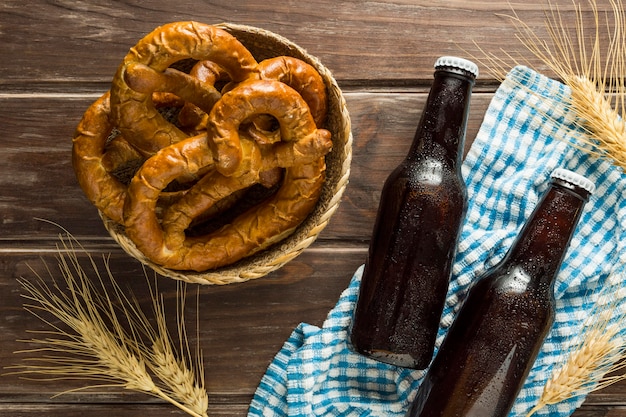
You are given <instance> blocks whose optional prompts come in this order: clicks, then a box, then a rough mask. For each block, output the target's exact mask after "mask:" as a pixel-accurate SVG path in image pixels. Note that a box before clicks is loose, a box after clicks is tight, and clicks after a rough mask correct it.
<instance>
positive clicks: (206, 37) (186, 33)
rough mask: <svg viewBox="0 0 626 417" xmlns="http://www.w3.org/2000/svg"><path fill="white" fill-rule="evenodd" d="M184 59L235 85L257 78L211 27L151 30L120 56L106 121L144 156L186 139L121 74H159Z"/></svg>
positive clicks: (243, 54)
mask: <svg viewBox="0 0 626 417" xmlns="http://www.w3.org/2000/svg"><path fill="white" fill-rule="evenodd" d="M187 58H191V59H196V60H206V59H209V60H211V61H213V62H215V63H217V64H218V65H219V66H220V67H222V68H223V69H224V71H226V72H227V73H228V75H229V76H230V77H231V79H232V80H234V81H236V82H239V81H242V80H245V79H247V78H250V77H251V76H255V75H254V74H255V73H256V72H257V62H256V60H255V59H254V57H253V56H252V55H251V54H250V52H249V51H248V50H247V49H246V48H245V47H244V46H243V45H242V44H241V43H240V42H239V41H238V40H237V39H236V38H235V37H234V36H232V35H230V34H229V33H228V32H226V31H224V30H222V29H219V28H216V27H214V26H210V25H205V24H201V23H196V22H175V23H170V24H167V25H164V26H162V27H160V28H157V29H156V30H154V31H153V32H151V33H150V34H148V35H147V36H146V37H144V38H143V39H142V40H140V41H139V42H138V43H137V45H136V46H135V47H133V48H132V49H131V50H130V52H129V53H128V54H127V55H126V57H125V58H124V61H123V63H122V65H120V67H119V69H118V71H117V73H116V75H115V77H114V79H113V83H112V86H111V121H112V122H113V124H114V125H116V126H117V127H118V128H119V130H120V131H121V133H122V135H123V136H124V137H125V138H126V139H127V140H128V141H129V142H130V143H131V144H132V145H133V146H135V147H136V148H137V149H138V150H139V151H140V152H141V153H142V154H144V155H146V156H149V155H152V154H154V153H155V152H157V151H158V150H159V149H161V148H163V147H165V146H169V145H171V144H173V143H176V142H179V141H181V140H183V139H185V138H187V135H186V134H185V133H184V132H182V131H181V130H180V129H178V128H177V127H176V126H174V125H173V124H171V123H170V122H168V121H167V120H166V119H165V118H164V117H163V116H162V115H161V114H160V113H159V112H158V111H157V110H156V108H155V106H154V104H153V103H152V100H151V94H149V93H148V92H147V91H146V90H143V89H140V90H142V91H135V90H134V89H133V88H131V87H130V86H129V85H128V84H127V81H128V80H129V79H132V76H131V77H128V76H127V74H126V73H127V71H129V70H131V71H132V70H133V69H137V64H142V65H145V66H149V67H150V68H151V69H152V70H154V71H155V72H161V73H162V72H164V71H166V70H167V69H168V68H169V67H170V66H171V65H172V64H173V63H175V62H177V61H180V60H183V59H187Z"/></svg>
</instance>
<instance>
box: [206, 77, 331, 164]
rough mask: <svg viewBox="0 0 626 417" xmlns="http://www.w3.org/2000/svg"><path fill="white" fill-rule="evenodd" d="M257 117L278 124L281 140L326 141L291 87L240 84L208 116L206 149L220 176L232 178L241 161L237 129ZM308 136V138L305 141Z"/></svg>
mask: <svg viewBox="0 0 626 417" xmlns="http://www.w3.org/2000/svg"><path fill="white" fill-rule="evenodd" d="M260 114H268V115H271V116H273V117H274V118H276V119H277V120H278V121H279V126H280V136H281V138H282V140H283V141H287V142H291V141H304V140H307V139H308V140H312V141H323V140H324V138H326V139H329V138H330V132H328V131H327V130H324V129H317V125H316V124H315V121H314V120H313V117H312V116H311V113H310V111H309V109H308V106H307V105H306V103H305V102H303V99H302V97H301V96H300V94H298V92H297V91H295V90H294V89H293V88H291V87H289V86H288V85H286V84H283V83H281V82H278V81H274V80H250V81H245V82H242V83H240V84H239V85H238V86H237V87H236V88H235V89H233V90H231V91H229V92H228V93H226V94H224V96H223V97H222V99H221V100H220V101H219V103H217V104H216V105H215V106H214V107H213V110H211V113H209V121H208V124H207V132H208V140H209V147H210V148H211V149H212V150H213V155H214V157H215V162H216V169H217V170H218V171H219V172H220V173H222V174H223V175H227V176H228V175H232V173H234V172H235V171H236V170H237V169H238V167H239V164H240V163H241V160H242V154H241V145H240V140H239V126H240V125H241V123H243V122H244V121H245V120H248V119H250V118H252V117H253V116H257V115H260ZM309 135H311V136H312V137H311V138H307V136H309Z"/></svg>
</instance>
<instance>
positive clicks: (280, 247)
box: [99, 22, 353, 285]
mask: <svg viewBox="0 0 626 417" xmlns="http://www.w3.org/2000/svg"><path fill="white" fill-rule="evenodd" d="M214 26H216V27H219V28H221V29H224V30H226V31H227V32H229V33H231V34H232V35H234V36H235V37H236V38H238V40H239V41H240V42H241V43H243V44H244V46H246V47H247V48H248V49H250V51H251V52H252V54H253V55H254V56H255V58H257V60H259V61H260V60H261V59H263V58H265V57H264V56H260V57H259V56H257V55H259V51H260V50H259V45H261V47H262V48H266V47H267V46H268V45H271V46H272V47H274V48H275V49H280V52H277V51H270V50H268V49H262V50H261V54H268V56H267V57H270V56H279V55H289V56H293V57H296V58H299V59H302V60H303V61H305V62H307V63H309V64H310V65H312V66H313V67H315V68H316V69H317V71H318V72H319V73H320V75H321V76H322V78H323V79H324V82H325V84H326V88H327V92H328V97H329V112H328V121H327V126H325V127H326V128H327V129H329V130H330V131H331V133H332V137H333V149H332V151H331V152H330V154H328V155H327V157H326V164H327V169H326V180H325V183H324V185H323V188H322V195H321V196H320V199H319V201H318V203H317V205H316V207H315V209H314V211H313V213H311V214H310V215H309V216H308V217H307V218H306V219H305V220H304V222H303V223H302V224H300V226H298V227H297V228H296V229H295V231H294V232H293V233H292V234H291V235H289V236H287V237H286V238H284V239H283V240H281V241H280V242H278V243H276V244H274V245H272V246H271V247H269V248H267V249H265V250H263V251H261V252H259V253H257V254H254V255H251V256H249V257H246V258H244V259H242V260H240V261H238V262H236V263H234V264H231V265H227V266H224V267H221V268H217V269H214V270H209V271H205V272H193V271H178V270H172V269H168V268H164V267H162V266H161V265H158V264H155V263H154V262H152V261H151V260H150V259H148V258H147V257H146V256H145V255H144V254H143V253H142V252H141V251H139V249H137V247H136V246H135V244H134V243H133V241H132V240H131V239H130V238H129V237H128V236H127V235H126V234H125V231H124V227H123V226H122V225H120V224H118V223H116V222H114V221H112V220H111V219H109V218H107V217H106V215H104V214H103V213H102V212H99V214H100V217H101V219H102V221H103V224H104V226H105V228H106V229H107V231H108V232H109V234H110V235H111V237H112V238H113V239H114V240H115V241H116V242H117V244H118V245H119V246H120V247H121V248H122V249H123V250H124V251H125V252H126V253H127V254H128V255H130V256H132V257H133V258H135V259H137V260H138V261H139V262H141V263H142V264H144V265H146V266H148V267H149V268H151V269H152V270H154V271H155V272H157V273H158V274H160V275H162V276H165V277H169V278H172V279H176V280H180V281H184V282H187V283H194V284H205V285H225V284H232V283H240V282H245V281H249V280H253V279H258V278H261V277H264V276H266V275H267V274H269V273H270V272H273V271H275V270H277V269H279V268H281V267H282V266H283V265H285V264H286V263H288V262H289V261H291V260H293V259H294V258H295V257H297V256H298V255H300V254H301V253H302V252H303V251H304V250H305V249H306V248H308V247H309V246H310V245H311V244H312V243H313V242H314V241H315V240H316V239H317V237H318V236H319V234H320V233H321V232H322V230H324V228H326V226H327V225H328V223H329V221H330V218H331V217H332V216H333V215H334V213H335V212H336V210H337V208H338V207H339V204H340V202H341V198H342V196H343V193H344V191H345V189H346V187H347V185H348V181H349V177H350V165H351V162H352V141H353V136H352V130H351V121H350V115H349V112H348V109H347V106H346V102H345V99H344V97H343V94H342V92H341V89H340V88H339V85H338V84H337V81H336V80H335V78H334V77H333V75H332V73H331V72H330V71H329V70H328V69H327V68H326V67H325V66H324V65H322V63H321V62H320V61H319V59H317V58H316V57H314V56H312V55H310V54H308V53H307V52H306V51H305V50H304V49H303V48H301V47H300V46H298V45H296V44H295V43H293V42H291V41H290V40H288V39H286V38H284V37H283V36H281V35H278V34H276V33H273V32H270V31H268V30H265V29H262V28H258V27H254V26H247V25H240V24H234V23H227V22H223V23H218V24H215V25H214ZM257 43H260V44H257Z"/></svg>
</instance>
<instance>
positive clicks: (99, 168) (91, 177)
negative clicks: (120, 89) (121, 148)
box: [72, 92, 126, 223]
mask: <svg viewBox="0 0 626 417" xmlns="http://www.w3.org/2000/svg"><path fill="white" fill-rule="evenodd" d="M109 114H110V103H109V93H108V92H107V93H105V94H104V95H102V96H101V97H100V98H99V99H98V100H96V101H95V102H94V103H93V104H92V105H91V106H89V108H88V109H87V111H86V112H85V114H84V115H83V118H82V119H81V121H80V123H79V124H78V126H77V127H76V132H75V133H74V139H73V140H72V165H73V167H74V171H75V173H76V178H77V179H78V183H79V185H80V187H81V188H82V189H83V192H84V193H85V195H86V196H87V198H88V199H89V201H91V202H92V203H93V204H94V205H95V206H96V207H98V208H99V209H100V210H101V211H102V212H103V213H104V214H105V215H106V216H108V217H109V218H111V219H112V220H113V221H115V222H118V223H122V222H123V209H124V201H125V199H126V186H125V185H124V184H122V183H121V182H120V181H119V180H118V179H116V178H115V177H114V176H113V175H112V174H111V173H110V172H109V170H107V167H106V165H109V168H110V169H112V168H114V167H112V166H111V165H116V163H115V162H112V161H109V162H108V163H107V162H105V147H106V145H107V140H108V138H109V135H110V134H111V132H112V130H113V125H112V124H111V123H110V122H109Z"/></svg>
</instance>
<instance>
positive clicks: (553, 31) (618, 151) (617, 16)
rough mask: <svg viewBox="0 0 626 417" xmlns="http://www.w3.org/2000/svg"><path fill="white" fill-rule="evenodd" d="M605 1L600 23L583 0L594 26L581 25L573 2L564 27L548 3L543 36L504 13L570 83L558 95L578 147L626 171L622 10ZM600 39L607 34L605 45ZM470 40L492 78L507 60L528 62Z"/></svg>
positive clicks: (624, 15)
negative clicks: (571, 19)
mask: <svg viewBox="0 0 626 417" xmlns="http://www.w3.org/2000/svg"><path fill="white" fill-rule="evenodd" d="M610 4H611V9H612V13H610V14H607V16H606V19H605V21H604V24H601V21H602V19H601V16H600V13H599V11H598V8H597V4H596V3H595V1H594V0H589V5H590V12H591V13H592V16H593V19H594V26H593V27H591V28H586V27H585V19H584V11H583V9H582V8H581V7H580V6H579V5H576V4H575V3H573V5H574V9H575V13H576V18H575V23H574V26H573V27H570V26H568V23H567V20H566V19H564V18H563V16H562V14H561V12H560V10H559V9H558V7H556V6H554V5H552V4H551V3H548V6H549V7H548V10H547V11H546V25H545V27H546V30H547V33H548V35H549V36H548V41H546V40H544V38H543V36H540V35H539V34H537V33H536V32H535V31H534V30H533V29H532V28H531V27H530V26H528V25H527V24H526V23H525V22H524V21H523V20H522V19H521V18H520V17H519V16H518V15H517V14H516V13H515V11H513V14H512V15H509V16H506V17H507V18H509V19H511V21H512V22H513V24H514V25H515V26H516V27H517V29H518V33H517V35H516V36H517V38H518V39H519V41H520V42H521V43H522V44H523V45H524V46H525V47H526V49H527V50H528V51H530V53H531V54H532V55H534V56H535V57H536V58H538V59H539V60H540V61H541V62H542V63H543V64H544V65H546V66H547V67H548V68H549V69H551V70H552V71H553V72H554V73H555V74H556V76H557V77H558V78H560V79H561V80H562V82H563V83H564V84H566V85H567V86H568V87H569V88H570V90H571V94H570V95H568V96H564V97H561V98H562V99H563V104H564V107H566V108H569V109H570V110H571V111H573V112H574V114H575V115H576V117H577V127H578V128H579V129H580V131H572V132H570V133H571V134H572V138H574V139H576V140H578V141H580V145H578V147H579V148H580V149H582V150H584V151H586V152H589V153H590V154H592V155H594V156H597V157H606V158H608V159H609V160H611V161H612V162H613V163H614V164H615V165H616V166H619V167H620V168H621V169H622V170H624V171H626V123H625V122H624V120H623V119H622V117H621V114H622V113H623V111H624V109H625V108H626V85H625V83H624V78H623V74H624V73H625V71H626V13H625V12H624V8H623V6H622V4H621V2H620V1H618V0H610ZM603 39H608V47H606V50H605V48H604V45H603V42H602V41H603ZM476 46H477V47H478V48H479V50H480V51H481V52H482V53H483V55H484V59H480V58H477V59H479V60H481V62H483V63H484V64H485V66H487V68H488V71H489V72H491V73H492V75H494V76H495V77H496V78H498V79H503V78H504V75H505V73H506V68H508V67H510V65H511V64H514V65H527V66H532V65H531V63H530V61H529V60H528V59H527V58H525V57H523V56H520V57H516V56H512V55H511V54H509V53H507V52H506V51H501V54H500V55H496V54H493V53H487V52H485V51H484V50H482V49H481V48H480V46H478V45H476ZM581 132H582V133H581Z"/></svg>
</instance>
